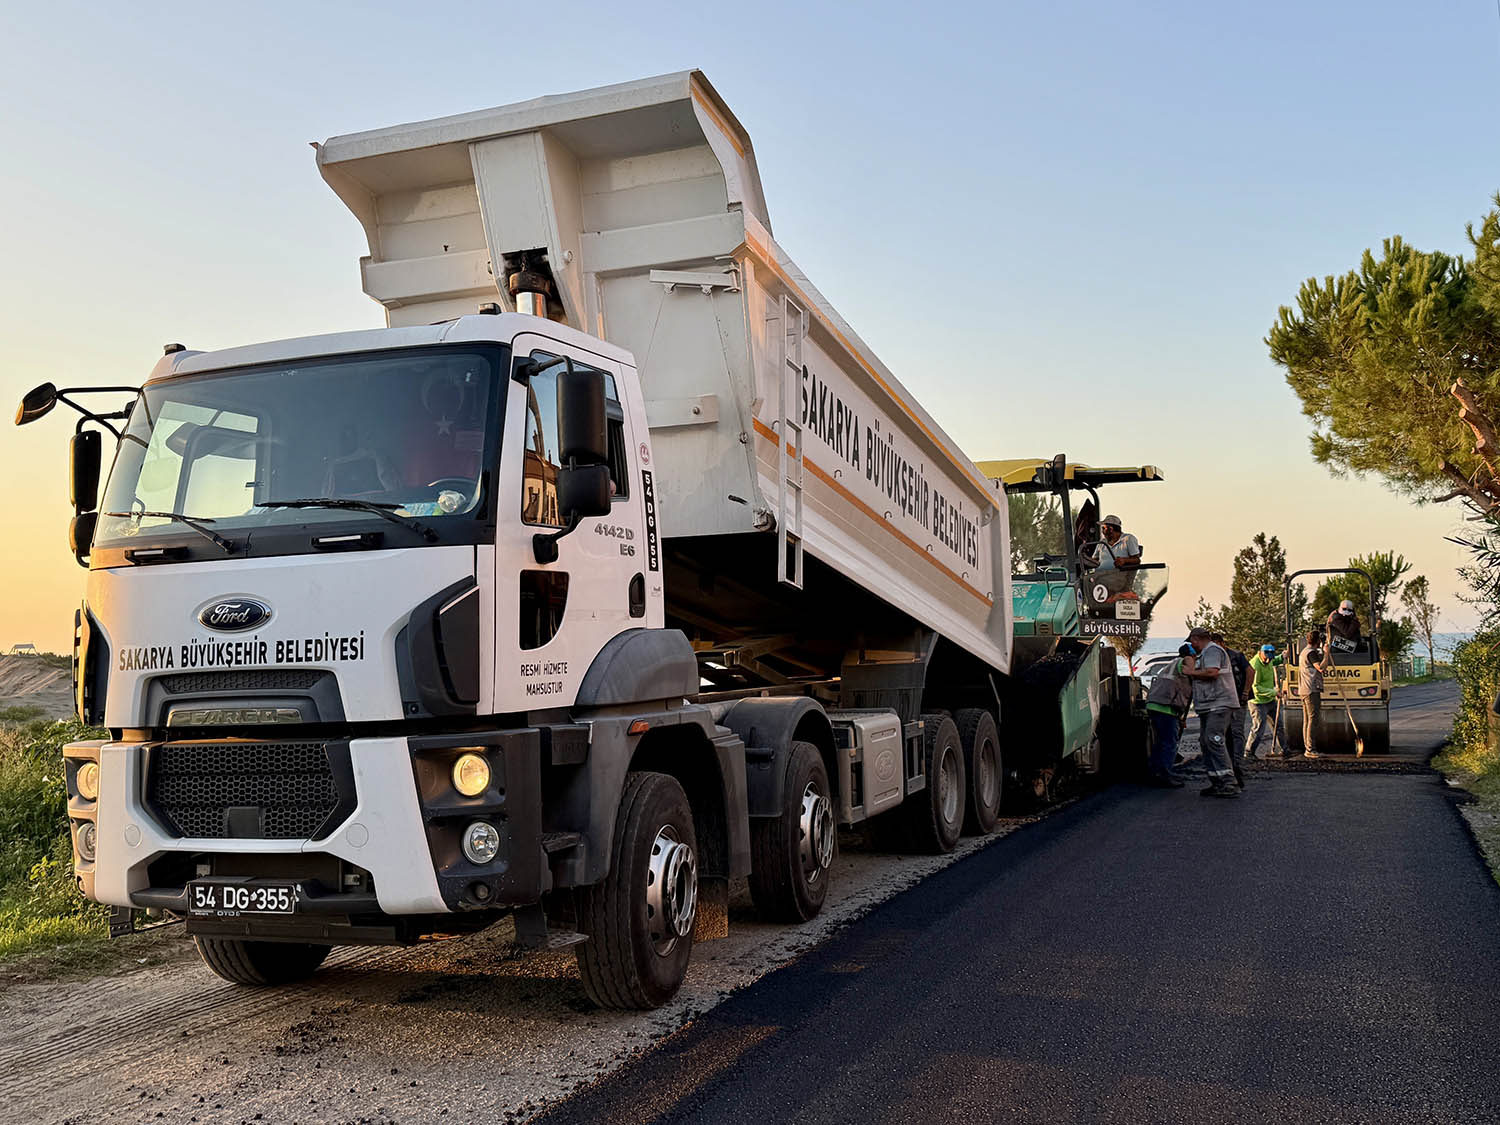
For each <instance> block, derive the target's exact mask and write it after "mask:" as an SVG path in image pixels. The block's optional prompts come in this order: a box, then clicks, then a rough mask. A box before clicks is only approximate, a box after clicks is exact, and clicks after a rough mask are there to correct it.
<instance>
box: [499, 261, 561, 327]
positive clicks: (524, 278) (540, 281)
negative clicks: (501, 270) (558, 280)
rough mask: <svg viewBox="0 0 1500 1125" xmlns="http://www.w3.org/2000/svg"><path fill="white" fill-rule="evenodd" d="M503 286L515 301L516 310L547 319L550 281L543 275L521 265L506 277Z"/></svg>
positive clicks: (550, 289) (550, 288)
mask: <svg viewBox="0 0 1500 1125" xmlns="http://www.w3.org/2000/svg"><path fill="white" fill-rule="evenodd" d="M505 287H506V289H508V290H509V291H510V295H511V299H512V300H513V301H515V303H516V312H518V313H525V314H526V315H527V316H539V317H541V318H542V319H543V320H546V319H547V297H548V295H549V294H550V293H551V291H552V283H551V282H550V281H549V280H547V278H546V277H545V276H543V275H542V274H540V273H537V272H536V271H534V270H531V269H529V268H527V267H526V266H522V267H521V268H520V269H519V270H517V271H516V272H515V273H513V274H511V275H510V277H508V278H507V279H506V283H505Z"/></svg>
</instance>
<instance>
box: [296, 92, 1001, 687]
mask: <svg viewBox="0 0 1500 1125" xmlns="http://www.w3.org/2000/svg"><path fill="white" fill-rule="evenodd" d="M318 164H319V167H320V169H321V171H322V174H323V176H324V178H325V179H326V180H327V182H328V183H329V184H330V186H332V187H333V189H334V190H335V191H336V192H337V193H338V195H339V197H340V198H341V199H343V200H344V202H345V203H346V204H347V205H348V206H349V208H350V210H351V211H353V213H354V214H355V215H356V216H357V217H358V218H359V220H360V222H361V223H362V224H363V226H364V229H365V233H366V236H367V238H368V241H369V247H370V253H369V255H368V256H367V257H365V258H364V259H363V261H362V274H363V280H364V289H365V292H366V293H368V294H369V295H370V296H371V297H373V298H374V299H375V300H377V301H379V302H380V303H381V304H382V305H384V306H385V308H386V312H387V317H388V319H389V322H390V324H391V325H393V326H400V325H414V324H425V323H429V322H432V321H437V320H441V319H444V318H448V317H453V316H458V315H461V314H466V313H473V312H474V311H475V310H476V309H477V308H478V307H479V306H480V305H482V304H485V303H494V304H496V305H498V306H500V307H501V308H503V309H511V308H515V307H516V301H515V298H514V297H513V296H512V290H519V291H521V292H522V300H523V304H524V307H526V308H527V309H530V308H531V306H530V305H529V304H525V302H529V301H530V300H531V297H530V294H529V292H527V290H526V286H527V285H528V284H530V282H528V281H527V280H526V278H528V277H540V278H541V279H543V280H544V282H545V287H546V288H548V289H549V290H550V298H549V300H548V301H547V304H546V313H547V315H549V316H550V317H551V318H552V319H554V320H558V321H562V322H565V323H567V324H568V325H570V326H572V327H575V328H578V329H581V330H583V331H585V332H588V333H590V334H592V335H596V336H599V337H602V338H604V339H607V340H609V341H610V342H612V343H614V344H618V345H620V346H622V347H624V348H627V349H629V350H630V351H631V352H632V353H633V354H634V357H635V360H636V363H637V364H638V366H639V369H640V373H641V380H642V383H643V385H644V388H645V393H646V398H647V416H648V420H649V423H650V426H651V437H652V447H653V448H652V454H653V456H654V458H655V461H656V465H655V468H656V481H657V482H658V485H657V487H658V495H657V497H656V499H657V503H658V505H659V508H660V520H661V527H662V530H663V532H664V534H665V536H666V537H667V538H668V543H667V563H668V574H667V597H668V605H669V614H668V617H669V621H670V622H671V623H674V624H677V625H680V626H681V627H683V628H685V629H687V630H688V632H689V635H690V636H691V637H693V638H694V640H695V642H696V643H697V644H698V645H699V646H700V648H714V647H715V646H729V645H737V646H738V647H739V649H740V651H741V653H742V656H741V659H742V660H752V659H761V657H764V659H765V664H764V667H765V669H766V670H767V671H768V672H771V673H772V678H774V676H775V674H793V673H795V672H806V673H808V674H817V673H821V672H827V671H830V670H832V671H836V670H837V668H838V665H839V663H840V661H841V660H842V658H843V657H844V655H845V654H843V653H824V654H818V653H817V652H815V651H813V650H814V649H815V648H816V645H808V644H806V643H802V642H799V641H798V640H797V635H798V634H799V632H802V631H804V630H803V629H802V625H803V623H804V622H805V621H806V620H807V616H808V614H809V613H810V612H812V613H826V612H827V610H828V607H829V605H830V602H829V601H828V599H837V602H835V603H833V604H838V605H846V606H847V608H848V611H849V612H850V613H851V614H853V613H858V614H862V615H865V616H866V617H868V618H869V620H870V627H869V637H868V640H869V645H870V648H871V650H872V652H873V651H876V650H880V649H882V648H891V647H899V646H900V645H903V644H907V643H908V638H909V629H906V630H905V632H904V633H903V628H902V624H903V622H904V621H905V618H904V615H903V614H901V613H898V614H886V615H884V616H885V617H887V618H888V620H885V621H883V620H882V614H881V612H880V611H879V606H880V605H882V604H883V605H885V606H889V607H894V608H896V609H898V610H900V611H904V614H909V615H910V616H911V617H912V618H915V619H916V620H917V621H918V622H920V623H921V624H922V625H925V626H926V627H928V628H929V629H931V630H933V631H934V632H935V633H936V634H937V635H938V636H939V637H941V638H946V639H947V640H948V641H950V642H952V643H953V644H955V645H957V646H959V647H960V648H962V649H963V650H966V651H967V652H968V653H970V654H972V656H974V657H977V658H978V659H979V660H980V661H982V662H983V664H984V665H985V666H986V667H988V668H990V669H992V670H994V671H997V672H1001V673H1003V672H1005V671H1007V670H1008V668H1009V659H1010V643H1011V640H1010V628H1009V624H1008V619H1007V614H1008V609H1009V605H1010V594H1009V581H1010V578H1009V566H1008V557H1009V551H1008V547H1007V535H1008V529H1007V524H1006V520H1005V518H1004V510H1005V497H1004V493H1003V492H1001V491H999V490H997V489H995V488H994V487H993V486H992V485H991V484H990V482H989V481H988V480H986V479H985V477H984V475H983V474H982V473H981V472H980V471H979V470H978V469H977V468H976V467H975V465H974V464H973V463H972V462H971V461H970V460H969V459H968V458H967V457H966V456H965V455H964V453H963V452H962V450H960V449H959V448H958V446H957V445H956V444H955V443H954V442H953V441H952V439H950V438H949V437H948V436H947V435H946V434H945V433H944V432H943V431H942V429H941V428H940V427H939V426H938V424H937V423H936V422H934V421H933V419H932V418H931V417H930V416H929V415H928V413H927V412H926V411H925V410H924V409H923V408H922V407H921V406H920V405H919V404H918V403H917V402H916V400H915V399H914V398H913V397H912V396H911V394H910V393H909V392H908V391H907V390H906V389H905V388H904V387H903V386H902V385H901V383H900V382H899V381H898V380H897V379H896V377H895V376H894V375H893V374H892V373H891V372H890V371H889V370H888V369H887V368H886V367H885V365H884V364H882V363H881V362H880V360H879V359H877V358H876V357H875V355H874V354H873V353H872V352H871V351H870V349H869V348H868V347H867V346H866V345H865V344H864V343H863V342H862V341H861V340H860V338H859V336H858V335H857V334H856V333H855V332H854V331H853V329H851V328H850V327H849V325H848V324H847V323H845V322H844V320H843V318H842V317H840V316H839V315H838V313H837V312H835V311H834V309H833V307H832V306H831V305H830V304H829V303H828V301H827V300H826V299H825V298H824V297H823V296H822V294H820V293H819V292H818V290H817V289H816V288H815V287H814V286H813V285H812V283H811V282H810V281H809V280H808V279H807V278H806V277H805V276H804V275H803V273H802V271H801V270H800V269H798V267H797V266H796V264H795V263H794V262H793V261H792V260H791V258H790V257H789V256H788V255H787V253H786V252H785V251H784V250H783V249H782V248H781V247H780V246H779V245H778V244H777V243H776V241H775V239H774V238H773V237H772V234H771V220H770V216H769V213H768V211H767V208H766V202H765V198H764V195H763V193H762V190H761V184H760V176H759V174H758V172H757V170H756V165H755V152H754V149H753V147H752V145H751V143H750V137H749V135H748V134H747V133H746V132H745V130H744V129H743V128H742V127H741V126H740V124H739V122H738V121H737V120H736V119H735V117H734V115H733V114H732V113H730V111H729V109H728V108H727V107H726V106H725V105H724V103H723V102H722V101H721V100H720V98H719V96H718V94H717V93H715V91H714V90H713V88H712V87H711V86H710V85H709V84H708V82H707V81H706V80H705V79H704V77H703V75H702V74H700V73H698V72H697V71H691V72H684V73H680V74H673V75H667V76H665V77H660V78H651V79H645V80H643V81H638V82H630V83H625V84H622V85H619V86H611V87H606V88H603V89H598V90H590V91H585V92H583V93H578V94H567V95H561V96H556V97H546V98H538V99H536V100H534V101H529V102H523V103H519V104H517V105H511V106H504V107H501V108H498V109H492V110H484V111H480V112H476V113H466V114H461V115H458V116H454V117H446V118H440V119H437V120H433V121H425V122H418V123H414V124H408V125H400V126H396V127H393V128H388V129H379V130H375V131H372V132H368V133H358V134H353V135H349V136H343V137H336V138H333V139H331V140H329V141H328V142H327V143H326V144H324V145H322V146H321V147H320V148H319V150H318ZM512 279H515V283H514V284H510V282H511V280H512ZM771 529H774V531H775V534H774V535H770V534H767V531H768V530H771ZM726 536H732V537H735V538H734V541H733V542H732V543H731V542H726V540H725V537H726ZM849 582H852V583H853V584H854V585H855V586H856V587H858V589H859V590H860V591H863V594H858V593H856V592H854V591H851V590H849V589H848V584H849ZM870 595H873V599H872V598H871V597H870ZM811 599H816V603H814V601H812V600H811ZM814 605H815V608H814ZM872 606H874V607H875V608H874V609H873V610H872ZM752 637H765V638H767V639H768V640H767V644H766V645H765V646H763V647H762V649H760V650H757V653H756V654H755V655H743V654H745V653H749V652H750V648H751V647H753V646H747V645H746V643H745V642H746V641H747V640H749V639H750V638H752ZM778 654H779V658H780V659H782V660H783V661H786V660H790V661H792V662H793V663H785V662H783V663H781V664H779V665H775V666H774V668H773V662H774V661H775V660H777V659H778Z"/></svg>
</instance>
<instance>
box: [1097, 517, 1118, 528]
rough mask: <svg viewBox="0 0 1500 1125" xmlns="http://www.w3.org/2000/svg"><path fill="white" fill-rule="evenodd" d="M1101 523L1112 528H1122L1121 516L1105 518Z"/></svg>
mask: <svg viewBox="0 0 1500 1125" xmlns="http://www.w3.org/2000/svg"><path fill="white" fill-rule="evenodd" d="M1099 522H1100V523H1101V524H1108V525H1109V526H1110V527H1119V526H1120V517H1119V516H1105V517H1104V518H1103V519H1102V520H1100V521H1099Z"/></svg>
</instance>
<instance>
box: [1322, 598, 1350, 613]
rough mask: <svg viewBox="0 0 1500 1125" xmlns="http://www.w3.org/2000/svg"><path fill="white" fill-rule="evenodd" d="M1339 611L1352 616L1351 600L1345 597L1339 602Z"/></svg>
mask: <svg viewBox="0 0 1500 1125" xmlns="http://www.w3.org/2000/svg"><path fill="white" fill-rule="evenodd" d="M1325 604H1326V603H1325ZM1339 612H1340V613H1342V614H1343V615H1344V616H1345V617H1353V616H1354V603H1353V602H1351V601H1350V600H1349V599H1348V598H1345V599H1344V600H1343V601H1341V602H1339Z"/></svg>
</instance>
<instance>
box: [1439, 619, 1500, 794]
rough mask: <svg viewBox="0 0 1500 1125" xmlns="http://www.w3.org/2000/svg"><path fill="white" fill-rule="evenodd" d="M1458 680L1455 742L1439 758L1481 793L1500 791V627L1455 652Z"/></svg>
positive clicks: (1442, 767) (1454, 673)
mask: <svg viewBox="0 0 1500 1125" xmlns="http://www.w3.org/2000/svg"><path fill="white" fill-rule="evenodd" d="M1453 675H1454V678H1455V679H1457V680H1458V688H1459V704H1458V716H1457V718H1456V719H1455V720H1454V722H1453V743H1452V745H1451V747H1450V748H1449V749H1448V750H1447V751H1446V752H1445V753H1444V754H1443V755H1442V756H1441V758H1439V759H1438V762H1437V764H1438V766H1439V768H1441V769H1442V770H1443V771H1444V772H1445V773H1452V774H1457V775H1459V778H1460V780H1462V781H1463V782H1464V783H1465V784H1466V785H1467V787H1468V788H1469V789H1470V790H1472V791H1473V792H1475V793H1478V794H1480V795H1500V755H1497V754H1496V753H1495V751H1494V750H1492V749H1491V747H1490V738H1489V721H1490V707H1491V705H1492V704H1493V703H1494V701H1495V694H1496V692H1497V691H1500V631H1496V630H1491V631H1487V632H1483V633H1477V634H1475V636H1474V638H1473V639H1472V640H1470V641H1466V642H1465V643H1463V644H1461V645H1459V646H1458V649H1457V650H1456V651H1455V652H1454V654H1453Z"/></svg>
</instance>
